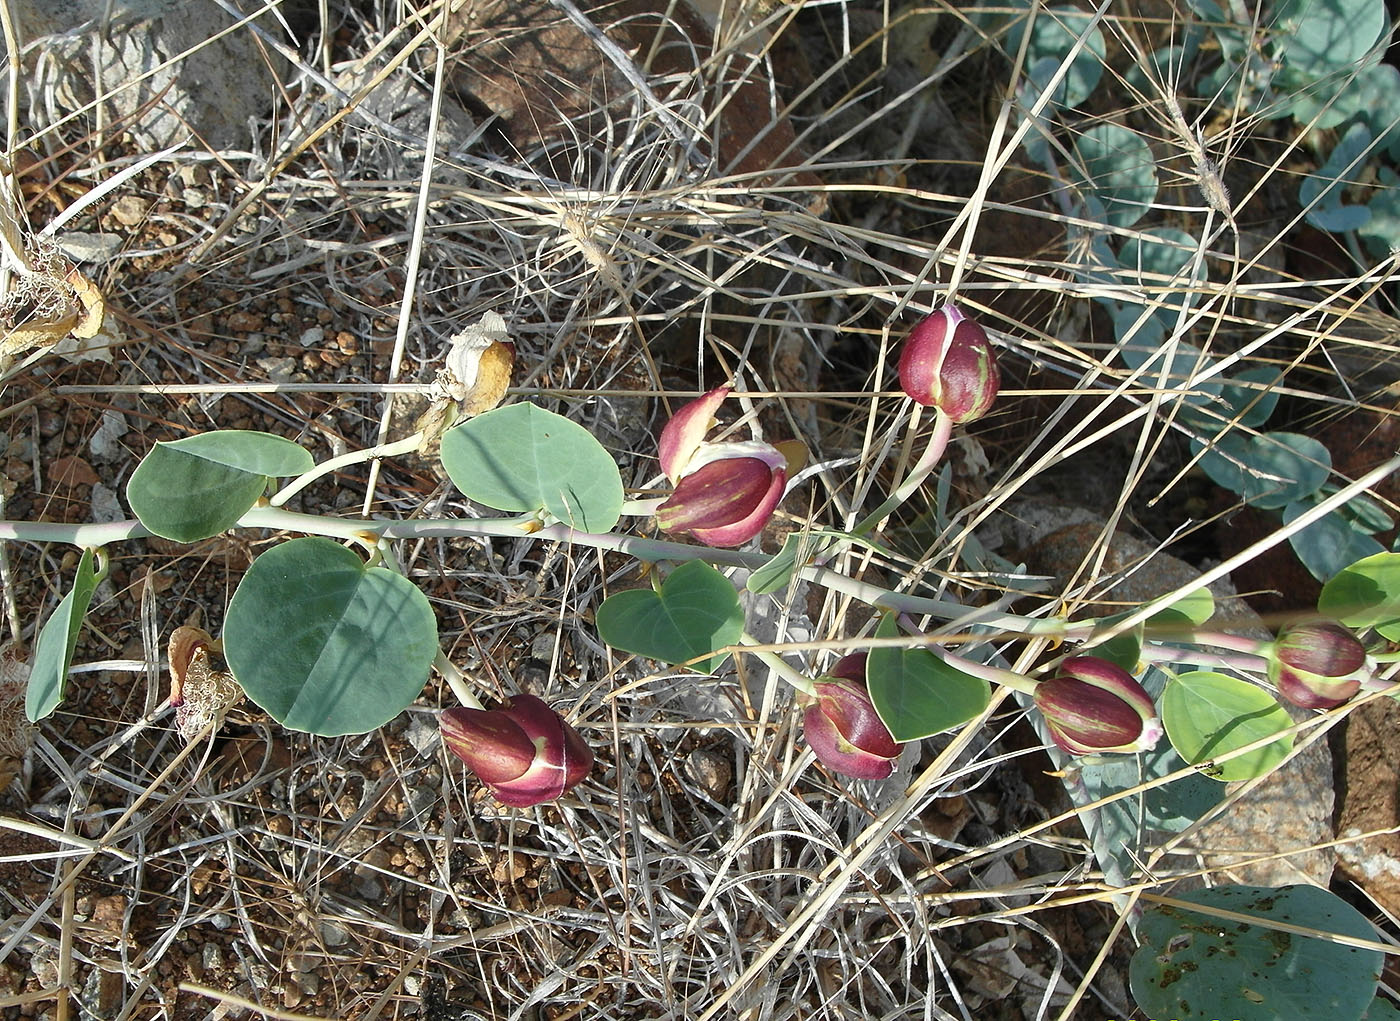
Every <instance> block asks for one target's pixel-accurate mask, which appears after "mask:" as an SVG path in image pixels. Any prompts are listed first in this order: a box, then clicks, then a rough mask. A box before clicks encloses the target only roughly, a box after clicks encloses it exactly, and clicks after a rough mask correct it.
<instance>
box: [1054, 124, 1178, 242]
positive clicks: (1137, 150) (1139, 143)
mask: <svg viewBox="0 0 1400 1021" xmlns="http://www.w3.org/2000/svg"><path fill="white" fill-rule="evenodd" d="M1074 149H1075V152H1076V153H1077V154H1078V156H1079V165H1080V168H1081V169H1082V172H1083V175H1084V183H1085V185H1086V186H1087V187H1088V188H1089V189H1090V190H1091V191H1093V192H1095V193H1096V194H1097V195H1098V198H1099V199H1100V200H1101V201H1102V202H1103V205H1104V216H1105V219H1106V221H1107V222H1108V223H1110V224H1112V225H1113V226H1115V227H1131V226H1132V225H1133V224H1135V223H1137V222H1138V220H1140V219H1142V217H1143V214H1144V213H1146V212H1147V210H1148V208H1149V207H1150V206H1151V205H1152V200H1153V199H1155V198H1156V197H1157V161H1156V159H1155V158H1154V157H1153V155H1152V150H1151V148H1150V147H1149V146H1148V144H1147V142H1145V141H1144V140H1143V138H1142V136H1141V135H1139V134H1138V133H1137V132H1136V131H1133V130H1131V129H1130V128H1125V127H1123V126H1122V125H1121V124H1112V123H1108V124H1098V125H1096V126H1094V127H1092V128H1090V129H1089V130H1087V131H1085V132H1084V133H1083V134H1082V135H1080V136H1079V138H1078V139H1076V140H1075V143H1074Z"/></svg>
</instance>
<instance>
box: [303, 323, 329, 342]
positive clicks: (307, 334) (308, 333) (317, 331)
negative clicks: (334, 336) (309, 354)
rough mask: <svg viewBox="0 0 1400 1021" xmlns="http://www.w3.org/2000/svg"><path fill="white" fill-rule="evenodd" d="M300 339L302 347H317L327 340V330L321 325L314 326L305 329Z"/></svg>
mask: <svg viewBox="0 0 1400 1021" xmlns="http://www.w3.org/2000/svg"><path fill="white" fill-rule="evenodd" d="M299 339H300V340H301V346H302V347H316V346H318V345H320V344H321V343H323V342H324V341H325V339H326V331H325V330H323V329H321V327H319V326H313V327H311V328H310V329H309V330H303V331H302V333H301V337H300V338H299Z"/></svg>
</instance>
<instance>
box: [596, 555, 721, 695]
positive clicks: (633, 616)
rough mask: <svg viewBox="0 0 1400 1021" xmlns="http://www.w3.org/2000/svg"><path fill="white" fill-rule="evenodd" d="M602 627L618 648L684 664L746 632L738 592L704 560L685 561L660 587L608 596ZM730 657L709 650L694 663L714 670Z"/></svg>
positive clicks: (600, 615) (600, 613) (703, 669)
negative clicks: (709, 654) (702, 657)
mask: <svg viewBox="0 0 1400 1021" xmlns="http://www.w3.org/2000/svg"><path fill="white" fill-rule="evenodd" d="M596 621H597V624H598V633H599V634H600V635H601V636H602V638H603V641H605V642H607V643H608V644H609V645H611V646H612V647H613V648H615V649H622V650H624V651H625V652H635V653H636V654H637V655H639V656H646V657H647V658H649V659H657V660H660V661H661V662H663V663H673V664H680V663H685V662H687V661H689V660H692V659H695V658H696V657H697V656H704V655H706V654H708V653H714V652H715V651H716V650H718V649H723V648H724V647H725V646H729V645H736V644H738V642H739V639H740V637H742V635H743V633H744V610H743V607H741V606H740V605H739V596H738V593H736V592H735V591H734V586H733V585H731V584H730V583H729V579H727V578H726V577H725V576H724V575H723V574H721V573H720V572H719V571H717V570H715V569H714V568H713V567H711V566H710V565H709V564H707V563H705V562H704V561H701V560H692V561H689V562H687V563H684V564H682V565H681V566H680V567H677V568H676V569H675V570H674V571H672V572H671V574H670V576H669V577H668V578H667V579H666V580H665V581H664V582H662V583H661V587H660V588H659V589H657V590H656V591H652V590H651V589H630V590H628V591H626V592H618V593H615V594H614V595H611V596H608V598H607V599H604V600H603V602H602V605H601V606H599V607H598V613H597V617H596ZM728 657H729V654H728V653H721V654H719V655H711V656H710V657H709V658H708V659H702V660H701V661H700V662H698V663H695V664H693V665H692V666H691V669H693V670H698V671H699V672H700V673H714V672H715V671H716V670H718V669H719V668H720V665H721V664H722V663H723V662H724V661H725V660H726V659H727V658H728Z"/></svg>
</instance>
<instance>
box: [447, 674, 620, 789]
mask: <svg viewBox="0 0 1400 1021" xmlns="http://www.w3.org/2000/svg"><path fill="white" fill-rule="evenodd" d="M438 726H439V727H440V728H441V730H442V737H443V740H444V741H446V742H447V747H448V748H449V749H450V750H451V751H452V753H453V754H454V755H456V756H457V757H458V758H459V759H461V760H462V761H463V762H465V763H466V764H467V767H468V768H469V769H471V771H472V772H473V773H475V774H476V775H477V776H478V777H480V778H481V782H482V783H484V784H485V785H486V786H487V787H489V788H490V789H491V793H492V794H494V795H495V796H496V800H497V801H499V802H501V803H502V804H504V805H510V806H511V807H512V808H528V807H529V806H531V805H538V804H540V803H541V802H545V801H553V800H554V799H555V798H558V797H559V796H560V795H562V794H563V793H564V792H565V791H567V790H568V789H569V788H570V787H573V786H574V785H575V784H577V783H578V782H579V781H580V780H582V779H583V778H584V777H585V776H587V775H588V771H589V770H590V769H592V768H593V752H592V750H591V749H590V748H589V747H588V745H587V744H585V743H584V740H583V738H581V737H579V735H578V731H576V730H574V728H573V727H571V726H569V725H568V724H567V723H565V722H564V719H563V717H561V716H560V715H559V714H558V713H556V712H555V711H554V710H553V709H551V708H549V706H548V705H546V704H545V703H544V702H543V701H541V700H540V699H538V698H536V697H535V696H534V695H516V696H514V697H512V698H510V699H507V700H506V703H505V705H503V706H502V707H501V708H499V709H466V708H462V707H456V708H452V709H444V710H443V712H442V716H441V719H440V720H439V723H438Z"/></svg>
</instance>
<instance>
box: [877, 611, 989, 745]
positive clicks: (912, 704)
mask: <svg viewBox="0 0 1400 1021" xmlns="http://www.w3.org/2000/svg"><path fill="white" fill-rule="evenodd" d="M875 637H876V638H898V637H899V624H898V623H897V622H896V620H895V618H894V616H893V615H889V614H887V615H886V616H885V617H883V618H882V619H881V621H880V624H879V627H878V628H876V630H875ZM865 680H866V686H867V687H868V688H869V690H870V701H872V702H873V703H875V711H876V712H877V713H879V714H880V720H881V721H882V722H883V723H884V724H885V726H886V727H887V728H888V729H889V732H890V734H891V735H893V736H894V739H895V740H896V741H917V740H919V739H920V738H925V737H929V736H931V735H933V734H941V733H943V731H945V730H951V729H952V728H954V727H959V726H961V725H962V724H964V723H966V722H967V721H968V720H971V719H974V718H976V716H977V715H978V714H979V713H981V712H982V710H984V709H986V708H987V705H988V703H989V702H990V701H991V698H992V689H991V685H989V684H988V683H987V682H986V681H984V680H983V679H982V678H980V677H973V676H971V675H969V674H965V673H963V672H962V671H961V670H958V669H956V668H954V667H951V666H949V665H948V664H947V663H945V662H943V660H941V659H939V658H938V657H937V656H935V655H934V654H933V653H932V652H930V651H929V650H928V649H899V648H890V647H879V648H874V649H871V650H870V658H869V659H868V660H867V661H866V667H865Z"/></svg>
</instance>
